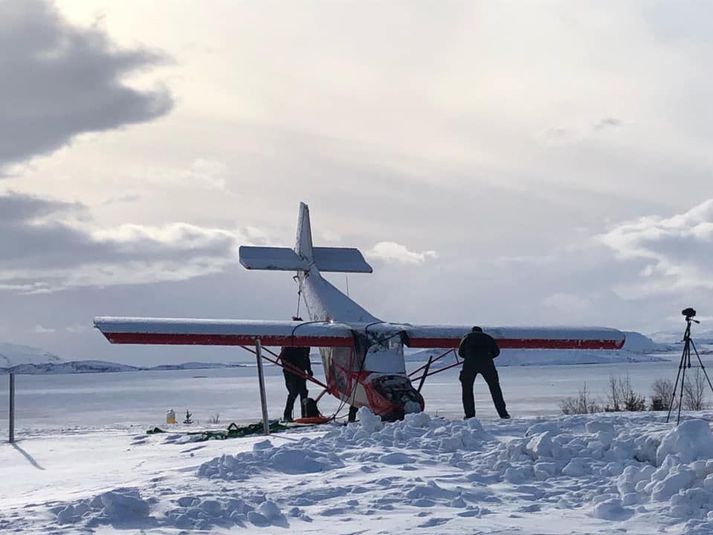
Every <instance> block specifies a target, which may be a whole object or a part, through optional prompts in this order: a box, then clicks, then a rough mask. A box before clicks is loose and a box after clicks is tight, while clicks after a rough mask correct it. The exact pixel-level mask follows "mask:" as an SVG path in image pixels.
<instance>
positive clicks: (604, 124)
mask: <svg viewBox="0 0 713 535" xmlns="http://www.w3.org/2000/svg"><path fill="white" fill-rule="evenodd" d="M621 124H622V122H621V119H617V118H616V117H604V118H603V119H600V120H599V121H597V122H596V123H594V129H595V130H603V129H605V128H612V127H617V126H621Z"/></svg>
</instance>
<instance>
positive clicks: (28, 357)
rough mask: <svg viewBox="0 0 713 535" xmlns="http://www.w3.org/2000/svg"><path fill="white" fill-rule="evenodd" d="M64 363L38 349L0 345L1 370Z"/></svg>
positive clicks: (55, 356) (51, 354)
mask: <svg viewBox="0 0 713 535" xmlns="http://www.w3.org/2000/svg"><path fill="white" fill-rule="evenodd" d="M62 362H64V361H63V360H62V359H61V358H59V357H58V356H57V355H54V354H53V353H49V352H48V351H45V350H44V349H39V348H37V347H31V346H22V345H17V344H7V343H0V368H11V367H13V366H19V365H22V364H60V363H62Z"/></svg>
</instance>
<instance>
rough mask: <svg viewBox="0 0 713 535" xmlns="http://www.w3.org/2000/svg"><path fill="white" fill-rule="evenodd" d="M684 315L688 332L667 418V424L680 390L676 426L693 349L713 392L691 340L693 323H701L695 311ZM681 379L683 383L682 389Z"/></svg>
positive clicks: (709, 384)
mask: <svg viewBox="0 0 713 535" xmlns="http://www.w3.org/2000/svg"><path fill="white" fill-rule="evenodd" d="M688 311H691V312H693V314H692V315H688V314H687V312H688ZM683 314H684V316H686V330H685V331H684V333H683V352H682V353H681V361H680V362H679V363H678V374H677V375H676V382H675V384H674V385H673V394H672V395H671V403H669V406H668V415H667V416H666V423H668V421H669V418H671V411H672V410H673V402H674V400H675V399H676V391H677V390H678V391H679V392H678V417H677V419H676V425H678V423H679V422H680V421H681V405H682V404H683V392H684V390H685V386H684V383H685V382H686V368H690V367H691V348H693V352H694V353H695V354H696V358H697V359H698V364H700V366H701V370H703V375H705V377H706V381H708V386H709V387H710V389H711V392H713V384H711V380H710V379H709V377H708V373H707V372H706V368H705V366H703V361H702V360H701V356H700V355H699V354H698V350H697V349H696V344H694V343H693V340H692V339H691V323H692V322H695V323H700V321H698V320H694V319H693V316H695V314H696V312H695V311H694V310H693V309H686V310H684V311H683ZM679 379H680V381H681V382H680V388H679ZM689 380H690V379H689Z"/></svg>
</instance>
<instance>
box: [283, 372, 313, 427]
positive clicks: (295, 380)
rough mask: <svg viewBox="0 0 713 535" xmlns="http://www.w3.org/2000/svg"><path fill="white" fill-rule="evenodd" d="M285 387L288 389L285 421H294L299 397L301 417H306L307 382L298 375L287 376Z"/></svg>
mask: <svg viewBox="0 0 713 535" xmlns="http://www.w3.org/2000/svg"><path fill="white" fill-rule="evenodd" d="M285 386H286V387H287V403H285V414H284V415H283V419H284V420H286V421H291V420H292V410H293V409H294V406H295V400H296V399H297V396H299V397H300V415H301V416H302V417H304V415H305V414H304V412H305V408H304V400H305V399H306V398H307V394H308V393H307V380H306V379H304V378H302V377H297V376H296V375H292V374H289V375H285Z"/></svg>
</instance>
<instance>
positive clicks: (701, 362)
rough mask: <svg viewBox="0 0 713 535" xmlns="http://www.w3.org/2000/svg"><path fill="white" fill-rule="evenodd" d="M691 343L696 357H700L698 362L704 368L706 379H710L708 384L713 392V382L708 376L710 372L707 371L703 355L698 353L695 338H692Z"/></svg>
mask: <svg viewBox="0 0 713 535" xmlns="http://www.w3.org/2000/svg"><path fill="white" fill-rule="evenodd" d="M691 345H692V346H693V351H695V352H696V357H697V358H698V364H700V365H701V370H703V375H705V377H706V381H708V386H709V387H710V389H711V392H713V384H711V380H710V378H709V377H708V372H706V367H705V366H704V365H703V361H702V360H701V356H700V355H699V354H698V349H696V344H694V343H693V340H691Z"/></svg>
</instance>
